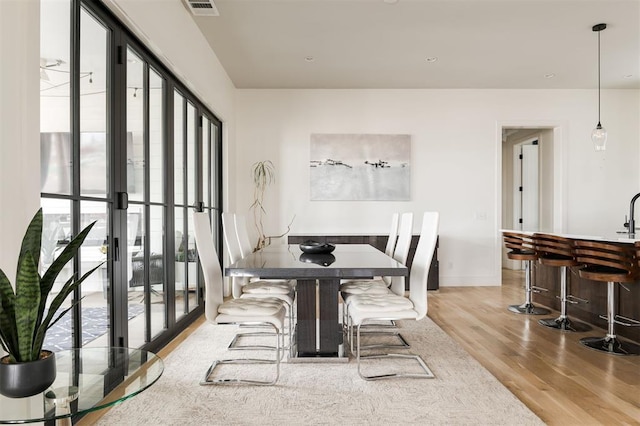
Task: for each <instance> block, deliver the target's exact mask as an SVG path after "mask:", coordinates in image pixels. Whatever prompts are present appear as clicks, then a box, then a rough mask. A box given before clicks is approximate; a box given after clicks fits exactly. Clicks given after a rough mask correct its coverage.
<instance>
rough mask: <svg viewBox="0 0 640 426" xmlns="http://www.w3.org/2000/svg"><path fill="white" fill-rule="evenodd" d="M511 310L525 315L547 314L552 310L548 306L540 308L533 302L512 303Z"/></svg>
mask: <svg viewBox="0 0 640 426" xmlns="http://www.w3.org/2000/svg"><path fill="white" fill-rule="evenodd" d="M509 310H510V311H511V312H513V313H516V314H523V315H547V314H550V313H551V311H550V310H549V309H547V308H539V307H537V306H534V305H533V303H523V304H522V305H510V306H509Z"/></svg>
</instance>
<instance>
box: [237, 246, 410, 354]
mask: <svg viewBox="0 0 640 426" xmlns="http://www.w3.org/2000/svg"><path fill="white" fill-rule="evenodd" d="M408 273H409V271H408V268H407V267H406V266H405V265H403V264H401V263H399V262H397V261H396V260H394V259H393V258H391V257H389V256H387V255H386V254H385V253H383V252H381V251H380V250H378V249H376V248H374V247H372V246H370V245H368V244H337V245H336V246H335V250H334V251H333V253H331V254H316V255H312V254H308V253H303V252H302V251H301V250H300V248H299V246H298V245H271V246H268V247H266V248H264V249H262V250H259V251H257V252H255V253H252V254H250V255H248V256H246V257H245V258H243V259H241V260H239V261H238V262H236V263H234V264H232V265H229V266H228V267H227V268H225V275H226V276H229V277H248V278H251V277H260V278H263V279H293V280H296V281H297V285H296V292H297V295H296V298H297V326H296V333H295V341H294V345H295V347H294V349H293V350H292V358H293V359H294V360H295V359H297V360H300V361H304V360H313V359H316V360H317V359H320V358H334V359H336V358H341V359H345V358H343V355H344V353H343V343H342V328H341V325H340V318H339V313H338V312H339V308H338V306H339V294H338V293H339V289H340V280H343V279H354V278H371V277H375V276H407V275H408Z"/></svg>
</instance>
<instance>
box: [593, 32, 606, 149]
mask: <svg viewBox="0 0 640 426" xmlns="http://www.w3.org/2000/svg"><path fill="white" fill-rule="evenodd" d="M605 28H607V24H597V25H594V26H593V28H592V30H593V31H595V32H597V33H598V125H597V126H596V128H595V129H593V131H592V132H591V140H592V141H593V145H594V147H595V149H596V151H604V150H605V149H606V146H607V130H606V129H605V128H604V127H602V124H600V32H601V31H603V30H604V29H605Z"/></svg>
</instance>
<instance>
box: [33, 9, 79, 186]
mask: <svg viewBox="0 0 640 426" xmlns="http://www.w3.org/2000/svg"><path fill="white" fill-rule="evenodd" d="M70 17H71V2H70V1H69V0H42V1H41V2H40V132H41V133H40V182H41V191H42V192H46V193H52V194H67V195H68V194H70V193H71V161H72V158H73V156H72V154H71V153H72V151H71V138H70V133H69V132H70V126H71V119H70V112H71V100H70V99H71V98H70V90H71V86H70V84H69V83H70V79H71V73H70V68H69V63H70V62H71V61H70V59H69V51H70V48H69V39H68V38H65V37H59V36H58V35H59V34H70V32H71V26H70V24H69V22H70V21H69V20H70Z"/></svg>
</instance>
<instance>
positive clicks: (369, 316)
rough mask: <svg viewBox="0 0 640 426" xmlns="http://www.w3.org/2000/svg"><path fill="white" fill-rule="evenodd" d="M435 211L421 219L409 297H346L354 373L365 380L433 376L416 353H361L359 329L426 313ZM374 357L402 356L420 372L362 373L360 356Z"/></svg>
mask: <svg viewBox="0 0 640 426" xmlns="http://www.w3.org/2000/svg"><path fill="white" fill-rule="evenodd" d="M438 222H439V214H438V213H437V212H425V213H424V216H423V220H422V228H421V231H420V239H419V241H418V247H417V249H416V254H415V257H414V261H413V265H412V267H411V278H410V280H409V297H405V296H399V295H397V294H394V293H388V294H376V295H367V294H362V295H353V296H352V297H350V306H349V311H348V313H349V317H350V321H351V324H352V325H353V327H355V328H356V330H357V331H356V333H357V336H356V339H355V340H356V359H357V364H358V374H359V375H360V377H362V378H363V379H365V380H377V379H386V378H391V377H419V378H433V377H434V375H433V373H432V372H431V370H430V369H429V367H428V366H427V365H426V363H425V362H424V360H423V359H422V358H421V357H420V356H419V355H414V354H399V353H385V354H374V355H367V356H363V355H362V354H361V351H362V349H363V348H362V340H361V328H362V326H363V325H364V324H367V323H369V322H371V321H380V320H396V321H397V320H416V321H419V320H421V319H423V318H424V317H425V316H426V315H427V306H428V305H427V279H428V277H429V268H430V266H431V259H432V258H433V253H434V251H435V247H436V241H437V238H438ZM374 358H405V359H413V360H415V361H417V363H418V364H419V366H420V367H421V369H422V371H423V372H422V373H409V372H404V373H403V372H396V373H388V374H376V375H366V374H364V373H363V372H362V362H361V361H362V359H374Z"/></svg>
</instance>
